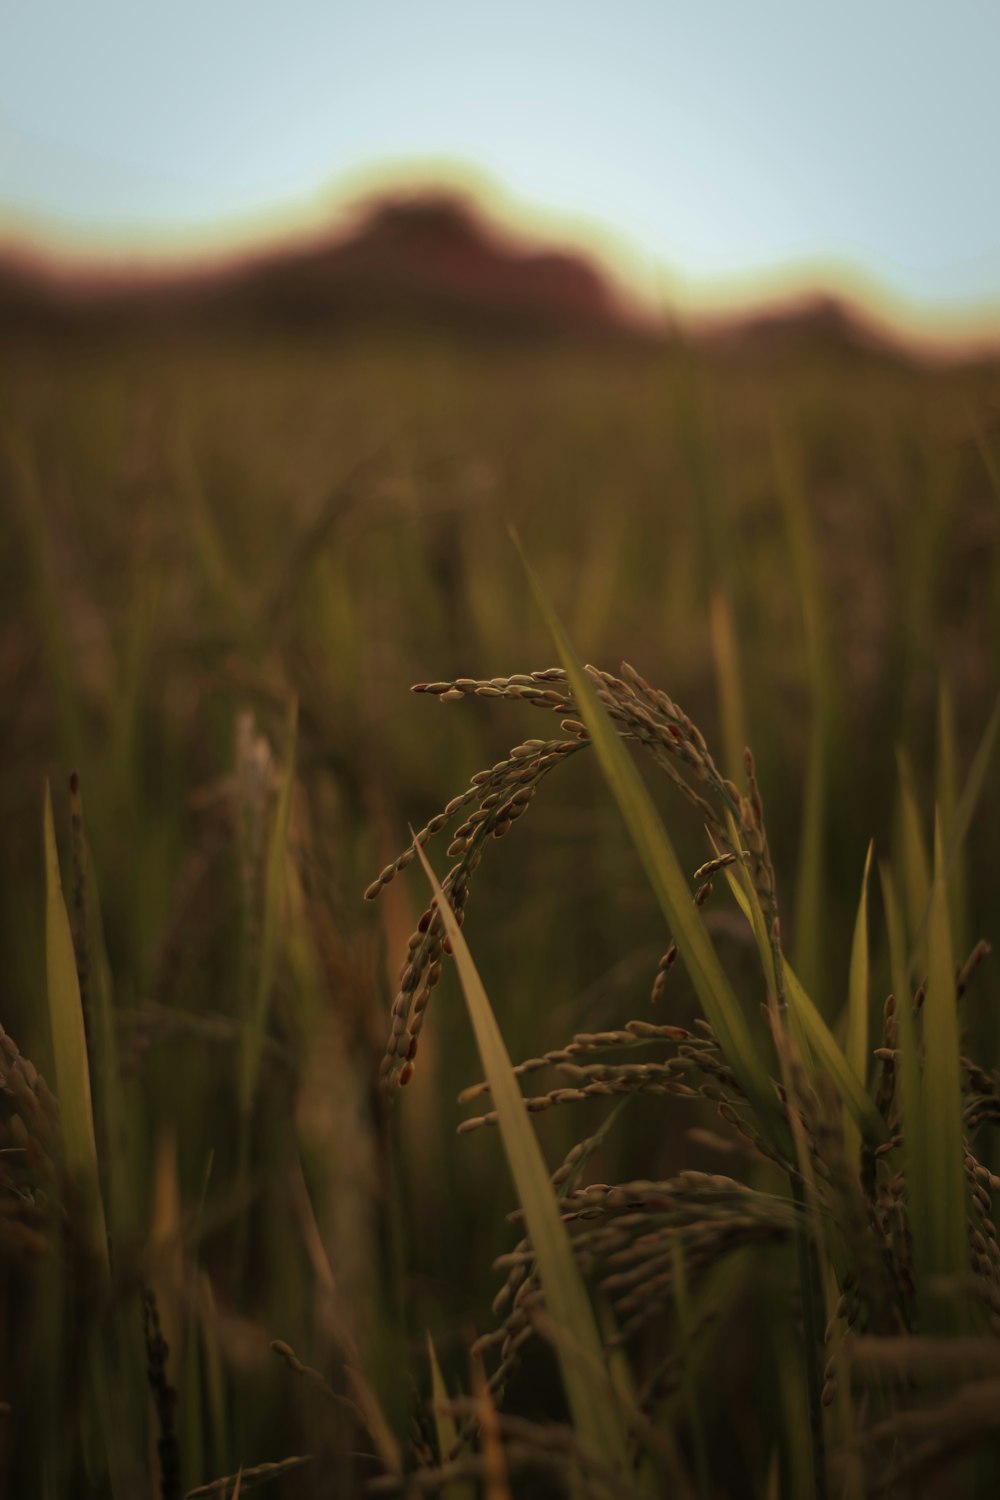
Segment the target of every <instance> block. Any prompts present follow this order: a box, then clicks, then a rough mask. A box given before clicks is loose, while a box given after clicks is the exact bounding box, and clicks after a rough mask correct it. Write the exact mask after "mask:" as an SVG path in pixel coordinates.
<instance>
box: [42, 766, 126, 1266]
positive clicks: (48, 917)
mask: <svg viewBox="0 0 1000 1500" xmlns="http://www.w3.org/2000/svg"><path fill="white" fill-rule="evenodd" d="M43 837H44V847H45V959H46V978H47V985H46V988H47V997H48V1012H49V1026H50V1029H51V1033H52V1056H53V1061H54V1064H55V1081H56V1095H57V1098H58V1100H59V1114H60V1121H61V1124H62V1136H63V1145H64V1149H65V1153H66V1168H67V1171H68V1173H69V1175H70V1177H71V1178H72V1179H73V1180H74V1181H75V1183H76V1185H77V1190H78V1191H79V1193H80V1195H81V1202H82V1207H83V1226H84V1231H85V1233H86V1235H87V1239H88V1242H89V1246H88V1248H89V1249H90V1251H91V1253H92V1254H93V1255H94V1256H95V1258H96V1260H97V1262H98V1264H99V1265H100V1266H101V1268H102V1270H103V1271H104V1273H105V1274H108V1273H109V1270H110V1266H109V1260H108V1237H107V1227H106V1224H105V1219H104V1204H103V1202H102V1199H101V1187H100V1173H99V1169H98V1159H97V1138H96V1135H95V1132H94V1111H93V1104H92V1100H91V1093H90V1063H89V1059H88V1056H87V1034H86V1028H85V1025H84V1018H83V1004H82V1002H81V999H80V981H79V976H78V974H77V968H76V955H75V953H74V950H73V936H72V932H71V930H70V925H69V915H68V913H67V911H66V902H65V899H64V897H63V888H62V876H61V874H60V870H59V855H58V853H57V850H56V836H55V824H54V821H53V817H52V794H51V792H50V790H49V784H48V782H46V783H45V800H44V809H43Z"/></svg>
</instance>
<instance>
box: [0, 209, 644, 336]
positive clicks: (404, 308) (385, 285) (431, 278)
mask: <svg viewBox="0 0 1000 1500" xmlns="http://www.w3.org/2000/svg"><path fill="white" fill-rule="evenodd" d="M164 326H170V327H177V328H184V327H189V326H190V327H192V328H194V327H196V328H197V329H198V330H200V331H203V332H211V331H217V332H223V331H225V332H229V333H238V332H245V333H247V334H253V333H255V332H260V331H267V330H273V331H275V332H277V331H284V332H290V333H296V334H303V335H315V336H318V337H322V336H325V335H327V334H329V333H335V332H337V331H338V330H343V329H350V328H356V327H358V326H374V327H379V326H384V327H386V328H400V327H404V328H405V327H416V326H419V327H425V326H435V327H439V328H442V329H445V330H454V331H458V332H462V331H466V332H469V333H471V334H476V335H497V336H501V335H505V334H506V335H512V336H526V335H528V336H530V335H548V336H553V335H563V336H566V335H569V336H572V335H594V334H598V335H602V336H618V337H629V336H637V335H638V334H639V333H640V324H639V321H638V319H637V317H636V315H635V314H630V313H629V312H628V311H627V310H626V308H625V305H624V302H623V300H622V299H620V298H619V297H618V296H617V295H616V293H615V292H614V291H613V289H612V288H611V286H610V284H609V283H608V281H607V280H606V278H605V277H603V276H602V275H601V273H600V272H599V271H598V270H597V269H596V268H595V267H594V266H592V265H591V264H590V263H589V262H588V261H587V260H586V259H585V258H584V257H583V256H581V255H578V254H576V253H570V252H567V251H562V250H542V251H534V250H532V251H528V250H524V249H522V248H520V247H519V246H517V245H516V244H514V243H513V242H512V241H510V240H508V239H507V238H505V237H504V236H503V235H502V234H501V233H500V232H499V231H497V230H496V229H494V228H492V227H491V226H488V225H487V224H486V223H485V222H484V221H483V220H482V219H481V218H480V217H479V216H478V215H476V214H475V213H474V212H473V211H472V210H471V209H470V208H469V207H468V206H467V205H466V204H465V203H464V202H462V201H461V200H459V199H456V198H454V197H451V196H448V195H444V194H441V195H424V196H420V197H415V198H396V199H392V198H389V199H383V200H381V201H379V202H377V203H375V204H374V205H373V206H372V207H371V208H370V209H369V210H368V211H367V212H366V214H365V215H364V216H363V217H362V218H361V220H360V222H359V223H358V224H357V226H356V227H355V228H354V229H353V230H352V231H351V232H349V233H347V234H345V235H343V236H342V237H340V238H331V239H330V240H328V241H327V242H326V243H321V244H318V245H317V244H311V245H308V246H299V247H293V248H288V249H282V250H275V251H272V252H270V253H266V254H261V255H260V256H257V257H254V258H249V259H245V260H242V261H235V262H234V263H232V264H231V265H229V266H226V267H223V268H221V269H219V268H213V269H202V270H192V271H188V272H185V273H183V274H181V273H173V274H170V275H162V276H158V277H152V276H149V275H147V276H145V277H143V278H137V277H133V278H132V279H127V278H124V277H119V278H117V279H116V278H114V277H112V276H111V275H109V274H102V275H98V274H90V275H77V276H74V277H72V278H70V277H68V276H56V275H52V274H49V275H46V274H44V273H43V272H42V271H40V270H37V269H34V268H32V267H31V266H30V265H28V264H27V263H26V262H25V261H23V260H21V261H17V260H15V259H14V258H13V257H10V258H8V259H6V260H4V259H2V258H0V331H6V332H7V333H17V332H21V333H26V334H30V333H34V332H38V333H47V334H58V333H59V332H63V333H67V334H71V333H74V332H76V333H82V332H85V331H87V330H97V329H99V330H102V331H103V332H105V333H113V332H116V331H127V330H129V329H137V330H142V329H143V328H146V327H150V328H151V327H164ZM647 332H648V330H647Z"/></svg>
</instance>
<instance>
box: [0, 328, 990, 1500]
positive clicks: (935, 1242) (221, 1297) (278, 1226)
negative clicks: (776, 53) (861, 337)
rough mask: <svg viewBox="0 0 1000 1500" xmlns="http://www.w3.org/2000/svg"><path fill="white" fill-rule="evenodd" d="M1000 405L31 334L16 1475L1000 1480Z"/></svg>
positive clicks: (10, 799)
mask: <svg viewBox="0 0 1000 1500" xmlns="http://www.w3.org/2000/svg"><path fill="white" fill-rule="evenodd" d="M998 402H1000V364H998V363H996V362H993V363H991V362H989V361H981V362H979V363H975V364H973V363H967V364H964V365H950V366H949V365H946V364H944V363H939V364H936V365H935V364H930V363H928V364H923V365H921V364H918V363H916V362H908V361H905V360H903V359H900V358H896V357H895V356H893V355H891V354H890V353H888V352H886V351H876V350H872V351H866V350H864V349H861V348H855V347H851V346H848V345H844V344H836V343H832V342H825V341H824V340H823V339H821V338H817V339H814V340H807V339H803V340H800V341H798V342H794V343H790V344H788V345H773V346H768V345H765V344H759V345H752V346H749V347H747V348H742V349H740V348H728V349H726V348H724V347H723V346H722V345H719V346H713V345H710V344H708V343H698V342H696V341H688V342H685V341H684V340H681V339H679V338H675V339H671V340H668V341H665V342H664V343H663V344H662V345H655V346H654V345H644V346H637V347H628V346H622V347H600V348H598V347H593V348H591V347H588V346H587V345H585V344H578V345H577V344H570V343H562V344H560V343H556V342H550V343H547V344H538V345H533V344H527V343H521V344H508V345H503V346H492V345H488V344H486V343H483V342H478V343H477V342H474V341H470V340H468V339H466V340H464V341H462V340H458V341H449V340H447V339H446V338H444V337H439V338H434V337H431V336H430V335H417V334H414V335H412V336H411V337H408V338H407V339H402V338H390V337H388V336H380V337H378V338H375V337H369V338H367V339H366V338H362V337H361V336H357V337H352V338H351V339H350V340H349V341H346V342H345V343H343V344H342V345H340V346H337V347H334V348H332V349H321V348H320V346H319V345H318V343H316V342H315V341H314V342H312V343H303V342H294V341H291V340H285V341H281V340H274V341H271V342H262V341H257V342H254V343H244V344H240V343H239V342H238V341H236V340H235V339H234V340H232V341H231V342H228V343H227V342H224V341H221V340H215V341H213V342H209V341H207V340H199V339H198V338H197V336H196V335H193V334H185V335H184V336H183V337H177V338H174V339H172V340H171V339H169V338H167V337H166V336H164V338H163V339H162V340H161V341H159V342H157V343H155V344H154V343H151V342H143V343H140V342H132V343H130V342H128V341H127V340H123V339H119V340H116V341H110V340H109V341H107V342H106V343H104V344H103V345H102V344H100V343H98V342H96V341H95V342H92V343H89V344H83V343H78V344H75V345H57V344H51V345H42V344H39V345H31V344H28V343H24V344H22V345H20V346H14V345H12V346H11V347H9V348H7V349H6V350H5V351H4V352H2V353H0V507H2V509H0V746H2V751H0V754H2V757H3V759H2V775H0V829H2V838H0V1024H2V1027H3V1032H2V1034H0V1135H2V1137H3V1139H2V1141H0V1183H2V1187H3V1196H2V1198H0V1272H2V1283H0V1284H2V1288H3V1329H4V1336H3V1340H2V1343H0V1403H2V1405H0V1491H2V1492H3V1493H9V1494H17V1495H38V1496H40V1497H44V1500H69V1497H73V1500H75V1497H77V1496H91V1495H92V1496H101V1497H103V1496H109V1497H112V1500H133V1497H135V1500H140V1497H143V1500H145V1497H150V1500H152V1497H157V1500H159V1497H162V1500H177V1497H180V1496H201V1495H218V1496H228V1497H232V1496H233V1495H235V1494H237V1493H238V1494H240V1495H242V1494H244V1493H248V1492H249V1491H250V1490H251V1489H253V1488H256V1487H257V1486H260V1488H261V1493H262V1495H273V1496H275V1497H281V1496H288V1497H292V1496H295V1497H300V1496H301V1497H303V1500H313V1497H322V1496H333V1495H336V1496H338V1497H354V1496H357V1497H362V1496H366V1495H371V1496H379V1495H401V1496H407V1497H415V1496H422V1495H441V1496H443V1497H445V1500H472V1497H474V1496H477V1495H479V1496H483V1497H484V1500H503V1497H507V1496H510V1497H520V1496H525V1497H536V1496H538V1497H541V1496H549V1495H552V1496H563V1495H565V1496H569V1497H572V1500H578V1497H583V1496H595V1497H609V1496H615V1497H617V1496H633V1495H634V1496H645V1497H654V1496H671V1497H673V1496H679V1497H692V1500H739V1497H743V1496H762V1497H768V1500H771V1497H786V1500H810V1497H815V1500H827V1497H834V1496H837V1497H839V1496H847V1497H852V1500H853V1497H861V1496H876V1495H877V1496H899V1497H910V1496H939V1495H942V1496H943V1495H955V1494H963V1495H966V1494H968V1495H984V1496H986V1495H992V1494H993V1493H995V1488H996V1484H997V1480H998V1478H1000V1416H998V1413H1000V1341H998V1335H1000V1244H998V1237H997V1231H996V1227H995V1222H994V1217H993V1214H994V1210H993V1200H994V1199H995V1196H996V1193H997V1191H998V1190H1000V1177H998V1176H997V1172H998V1171H1000V1158H998V1153H997V1147H996V1143H995V1135H994V1132H995V1128H996V1125H997V1123H998V1121H1000V1023H998V1011H997V1006H996V1003H995V997H996V994H997V988H996V985H997V981H996V978H995V973H994V968H993V965H994V962H995V960H992V959H991V958H990V944H991V943H994V942H995V941H996V939H997V906H996V900H995V861H994V856H993V849H994V848H995V847H997V843H998V840H1000V796H998V793H997V776H996V769H997V755H998V751H997V729H998V723H1000V708H998V704H1000V697H998V693H1000V670H998V669H1000V562H998V542H1000V437H998V435H997V428H996V410H997V407H998ZM585 663H592V664H593V665H584V664H585ZM414 687H416V688H417V691H416V692H412V691H411V689H412V688H414ZM747 747H749V752H748V749H747ZM522 1099H526V1100H527V1107H525V1106H524V1105H523V1104H522V1102H521V1101H522Z"/></svg>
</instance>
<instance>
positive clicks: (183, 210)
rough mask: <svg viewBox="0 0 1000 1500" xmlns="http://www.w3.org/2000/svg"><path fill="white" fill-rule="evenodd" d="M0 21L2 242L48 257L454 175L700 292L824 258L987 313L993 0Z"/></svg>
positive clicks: (111, 2) (998, 286)
mask: <svg viewBox="0 0 1000 1500" xmlns="http://www.w3.org/2000/svg"><path fill="white" fill-rule="evenodd" d="M3 10H4V13H3V16H2V19H0V225H4V224H5V225H6V226H7V227H8V228H9V229H11V228H12V229H13V230H14V231H15V232H20V233H21V234H24V233H26V232H27V233H33V234H34V235H35V236H36V237H38V236H39V235H41V236H43V237H46V238H47V239H48V240H49V242H50V243H52V242H57V243H58V242H61V243H63V244H75V245H77V246H80V245H85V244H89V245H90V246H91V247H94V246H105V245H107V246H111V247H113V248H118V249H122V250H129V249H132V248H134V247H135V246H137V245H145V246H147V247H152V248H156V247H157V246H158V245H160V246H162V245H165V244H167V243H168V242H169V243H171V244H175V245H176V244H177V243H179V242H180V243H183V241H184V239H185V237H186V238H187V239H188V240H193V239H197V238H198V237H201V239H202V240H204V239H205V238H206V237H211V236H216V237H217V236H218V235H219V234H220V232H229V233H240V232H242V233H243V234H246V233H247V232H250V231H251V230H252V227H253V225H254V224H255V223H256V224H258V225H259V224H260V223H261V222H262V215H266V214H270V215H272V222H280V221H281V219H282V216H283V217H284V221H285V222H286V223H287V222H288V221H289V220H292V219H298V220H300V221H301V222H312V223H315V222H316V216H317V214H318V212H319V211H320V208H321V206H322V207H323V208H326V207H328V206H329V204H330V203H331V202H333V201H335V198H336V193H337V191H338V189H342V187H343V184H344V183H345V182H346V181H348V180H350V181H354V182H356V181H357V180H358V177H359V174H360V173H361V172H362V171H363V170H364V169H367V168H373V167H378V166H379V165H380V164H383V163H385V162H387V161H388V162H394V163H400V162H402V163H420V162H422V161H423V162H427V161H429V160H436V159H440V158H447V159H448V160H449V161H451V162H453V163H457V164H465V165H468V166H471V167H473V168H476V169H479V170H480V171H483V172H485V173H486V174H488V176H489V178H490V179H491V180H492V181H493V182H494V183H495V184H496V185H497V187H498V188H499V189H500V190H501V191H502V192H503V193H504V194H506V195H507V196H508V198H510V199H512V200H513V201H514V202H515V203H518V204H521V205H525V206H526V207H529V208H536V209H541V210H546V211H550V212H552V213H553V214H554V215H556V216H557V217H558V216H562V217H564V218H566V219H569V220H572V221H582V222H585V223H589V224H591V225H593V226H594V227H595V228H596V229H598V230H606V231H610V232H611V233H613V234H614V235H616V236H617V237H618V239H619V240H620V242H621V244H622V245H623V246H624V247H625V248H626V249H629V250H631V251H632V252H633V254H634V257H635V261H636V264H638V265H640V266H641V267H644V268H645V269H646V270H648V269H649V268H650V267H651V266H652V265H653V264H654V263H662V264H664V265H665V266H666V267H667V269H668V273H669V272H670V271H671V270H673V271H674V272H675V273H676V275H677V276H678V277H679V278H681V280H682V282H684V283H687V284H689V285H690V286H692V287H697V286H700V285H706V286H708V285H711V284H712V283H713V282H714V281H717V280H718V279H719V278H726V277H733V276H737V275H740V274H749V273H756V272H761V271H767V270H770V269H774V268H779V267H782V266H785V265H787V264H789V263H794V262H799V261H802V260H804V259H812V260H816V259H823V260H828V261H829V260H833V261H838V262H846V263H848V264H851V265H854V266H856V267H858V268H859V269H860V270H861V271H863V272H866V273H868V274H869V275H870V276H873V277H874V278H875V279H876V280H877V281H878V282H880V283H882V284H884V285H885V286H887V287H888V288H889V289H890V290H892V291H894V292H896V293H897V294H898V295H900V296H902V297H904V298H907V299H909V300H912V301H916V302H918V303H923V304H925V305H933V304H939V305H940V304H951V305H953V306H954V305H956V304H960V303H962V302H975V301H989V302H992V303H994V304H996V305H997V306H998V307H1000V194H998V192H997V188H996V183H997V145H998V142H1000V85H998V77H1000V74H998V60H1000V3H996V0H950V3H948V4H942V3H938V0H908V3H902V0H864V3H860V0H842V3H840V4H838V5H831V4H829V3H822V4H817V3H812V0H660V3H644V0H604V3H601V4H595V3H591V0H576V3H573V4H567V3H563V0H553V3H548V4H546V3H544V0H535V3H534V4H528V3H524V0H505V3H503V4H493V5H490V6H485V5H478V4H475V3H472V0H465V3H455V0H419V3H417V0H414V3H401V0H359V3H353V4H341V3H338V0H326V3H320V0H284V3H276V0H197V3H194V0H171V3H170V4H162V3H146V4H144V3H142V0H86V3H77V0H5V4H4V8H3ZM669 284H670V283H669V274H668V281H667V285H669Z"/></svg>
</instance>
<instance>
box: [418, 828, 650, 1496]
mask: <svg viewBox="0 0 1000 1500" xmlns="http://www.w3.org/2000/svg"><path fill="white" fill-rule="evenodd" d="M416 847H417V854H418V856H419V858H420V863H421V865H422V866H423V868H424V873H425V874H426V876H427V879H428V881H429V882H430V885H431V889H432V890H433V892H434V895H435V898H436V901H437V911H438V913H439V915H440V917H441V921H442V923H443V926H444V931H445V934H446V935H447V937H448V940H449V942H450V944H451V949H452V954H453V956H454V960H455V965H456V968H457V970H458V975H459V979H460V981H461V985H462V990H463V993H464V995H465V1001H466V1006H467V1008H468V1012H469V1019H470V1020H471V1022H472V1029H473V1032H474V1035H475V1038H476V1045H477V1047H478V1049H479V1056H480V1060H481V1062H482V1065H483V1073H484V1076H485V1078H486V1079H487V1081H488V1083H489V1085H490V1091H491V1093H492V1096H493V1104H494V1108H495V1109H496V1113H497V1119H498V1123H499V1127H500V1136H501V1140H502V1142H503V1147H504V1152H505V1154H506V1157H507V1162H508V1165H509V1166H510V1171H511V1176H512V1177H513V1179H514V1186H515V1188H516V1190H517V1195H518V1198H519V1199H520V1203H521V1207H522V1209H523V1210H524V1217H525V1221H526V1223H527V1227H528V1233H529V1235H530V1237H531V1243H532V1247H533V1250H534V1253H535V1259H536V1263H537V1266H538V1272H539V1276H540V1278H541V1283H542V1288H543V1290H544V1293H545V1301H546V1306H547V1308H548V1313H549V1316H550V1318H551V1320H552V1322H553V1323H554V1325H555V1329H556V1333H557V1337H556V1339H555V1341H554V1346H555V1351H556V1355H557V1357H558V1359H559V1364H560V1368H561V1371H562V1377H563V1383H564V1386H565V1389H566V1397H567V1400H568V1402H569V1406H570V1411H571V1413H572V1416H573V1422H574V1425H575V1427H576V1428H577V1431H578V1433H579V1434H580V1437H581V1439H582V1440H583V1441H584V1442H588V1443H590V1444H591V1445H592V1446H593V1447H594V1448H595V1449H596V1450H597V1451H598V1452H599V1453H600V1454H601V1455H602V1456H603V1457H604V1458H605V1459H606V1460H607V1461H608V1462H609V1463H611V1464H613V1465H615V1466H616V1467H617V1468H618V1469H619V1470H620V1471H621V1472H622V1473H623V1474H624V1473H626V1472H627V1471H628V1445H627V1439H626V1433H625V1426H624V1423H623V1421H622V1418H621V1414H620V1412H619V1409H618V1406H617V1403H616V1401H615V1399H614V1395H613V1390H612V1387H611V1384H610V1380H609V1378H608V1376H607V1370H606V1364H605V1359H604V1351H603V1346H602V1344H601V1340H600V1336H599V1334H598V1330H597V1321H596V1318H595V1316H594V1310H593V1308H592V1306H591V1303H590V1299H589V1297H588V1295H587V1291H586V1288H585V1286H584V1284H583V1280H582V1278H581V1276H580V1272H579V1269H578V1267H577V1264H576V1260H575V1258H574V1255H573V1251H572V1249H571V1247H570V1243H569V1236H568V1234H567V1232H566V1227H565V1225H564V1223H563V1221H562V1217H561V1214H560V1211H559V1206H558V1202H557V1199H556V1196H555V1192H554V1190H553V1187H552V1183H551V1180H550V1177H549V1172H548V1168H547V1167H546V1165H545V1160H544V1158H543V1156H542V1152H541V1147H540V1146H539V1144H538V1140H537V1138H536V1136H535V1132H534V1129H533V1127H532V1124H531V1118H530V1116H529V1114H528V1112H527V1110H526V1109H525V1104H524V1098H523V1096H522V1094H521V1090H520V1087H519V1085H518V1081H517V1077H516V1075H515V1073H514V1070H513V1066H512V1064H511V1060H510V1055H509V1053H508V1051H507V1046H506V1043H505V1042H504V1039H503V1035H502V1033H501V1031H500V1027H499V1025H498V1024H497V1020H496V1016H495V1015H494V1013H493V1007H492V1005H491V1004H490V1001H489V997H488V996H487V994H486V990H485V989H484V987H483V983H482V980H481V979H480V977H479V973H478V970H477V969H476V965H475V962H474V960H473V958H472V954H471V953H470V952H469V947H468V944H467V943H466V941H465V938H464V937H463V935H462V929H461V927H460V926H459V925H458V922H457V920H456V918H455V913H454V911H453V910H452V907H451V904H450V902H449V901H448V898H447V896H446V895H445V894H444V892H443V891H442V889H441V886H440V884H439V882H438V880H437V877H436V876H435V874H434V871H433V870H432V868H431V865H430V863H429V861H428V859H427V856H426V854H425V853H424V851H423V849H422V848H421V847H420V845H419V844H418V845H417V846H416Z"/></svg>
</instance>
